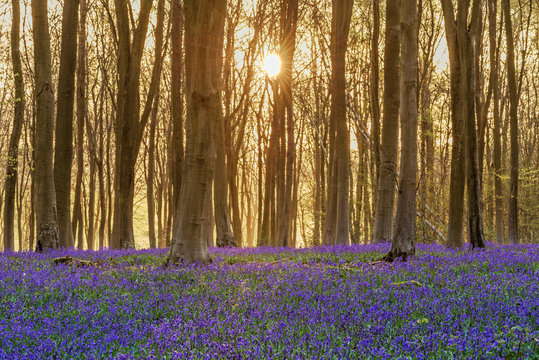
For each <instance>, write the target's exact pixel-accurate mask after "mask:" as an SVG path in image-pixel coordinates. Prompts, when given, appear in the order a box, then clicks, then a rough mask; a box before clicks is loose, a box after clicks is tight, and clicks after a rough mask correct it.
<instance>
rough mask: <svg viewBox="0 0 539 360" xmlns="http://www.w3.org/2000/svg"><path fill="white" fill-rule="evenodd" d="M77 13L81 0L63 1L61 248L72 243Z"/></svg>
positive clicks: (58, 168) (58, 154)
mask: <svg viewBox="0 0 539 360" xmlns="http://www.w3.org/2000/svg"><path fill="white" fill-rule="evenodd" d="M83 1H84V0H83ZM81 12H82V10H81ZM78 13H79V0H73V1H66V2H64V9H63V14H62V45H61V53H60V71H59V78H58V101H57V104H56V144H55V149H54V186H55V191H56V206H57V213H58V240H59V246H61V247H72V246H73V232H72V230H71V216H70V213H71V212H70V206H71V162H72V158H73V101H74V97H75V69H76V65H77V34H78V32H77V30H78V19H79V16H78V15H79V14H78Z"/></svg>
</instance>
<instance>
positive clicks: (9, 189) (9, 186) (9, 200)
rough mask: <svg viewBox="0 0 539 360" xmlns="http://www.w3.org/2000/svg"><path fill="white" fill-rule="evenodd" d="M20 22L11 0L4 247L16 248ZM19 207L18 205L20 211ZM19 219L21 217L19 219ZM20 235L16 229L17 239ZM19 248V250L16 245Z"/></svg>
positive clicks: (21, 88)
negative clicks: (12, 103) (11, 86)
mask: <svg viewBox="0 0 539 360" xmlns="http://www.w3.org/2000/svg"><path fill="white" fill-rule="evenodd" d="M20 26H21V9H20V2H19V0H12V20H11V61H12V63H13V80H14V85H15V86H14V90H15V94H14V98H15V106H14V114H13V128H12V129H11V135H10V137H9V149H8V159H7V165H6V182H5V184H4V194H5V195H4V196H5V197H4V204H5V207H4V229H3V231H4V239H3V240H4V250H15V190H16V188H17V178H18V166H19V160H18V159H19V139H20V137H21V131H22V125H23V122H24V104H25V97H24V79H23V76H22V62H21V53H20V50H19V41H20ZM20 212H21V209H19V213H20ZM19 223H20V221H19ZM21 238H22V236H21V234H20V233H19V239H21ZM19 250H22V249H21V247H19Z"/></svg>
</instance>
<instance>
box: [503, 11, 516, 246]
mask: <svg viewBox="0 0 539 360" xmlns="http://www.w3.org/2000/svg"><path fill="white" fill-rule="evenodd" d="M502 5H503V15H504V20H505V39H506V42H507V82H508V84H509V116H510V122H509V124H510V125H509V128H510V136H509V137H510V139H511V172H510V180H509V183H510V184H509V212H508V215H509V219H508V223H507V225H508V226H507V237H508V239H509V242H511V243H513V244H518V243H519V239H518V117H517V109H518V95H517V81H516V71H515V45H514V44H513V26H512V21H511V4H510V2H509V0H502Z"/></svg>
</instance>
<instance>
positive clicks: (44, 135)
mask: <svg viewBox="0 0 539 360" xmlns="http://www.w3.org/2000/svg"><path fill="white" fill-rule="evenodd" d="M47 3H48V1H47V0H32V27H33V33H34V75H35V86H36V89H35V94H36V138H35V139H36V147H35V157H34V159H35V161H34V168H35V170H34V171H35V186H36V225H37V241H36V244H37V247H36V249H37V251H43V250H46V249H56V248H57V247H58V222H57V218H56V196H55V193H54V174H53V166H52V159H53V134H54V93H53V86H52V76H51V49H50V35H49V20H48V10H47Z"/></svg>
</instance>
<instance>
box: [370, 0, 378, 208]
mask: <svg viewBox="0 0 539 360" xmlns="http://www.w3.org/2000/svg"><path fill="white" fill-rule="evenodd" d="M372 13H373V29H372V50H371V71H372V76H371V108H372V137H373V142H372V147H373V149H372V150H373V157H374V177H373V178H374V180H375V182H374V183H373V184H372V187H373V189H377V188H378V174H379V172H380V103H379V100H378V99H379V98H380V91H379V85H380V65H379V60H378V58H379V56H380V53H379V50H378V41H379V38H380V0H372ZM373 196H374V199H373V202H374V204H376V191H373Z"/></svg>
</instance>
